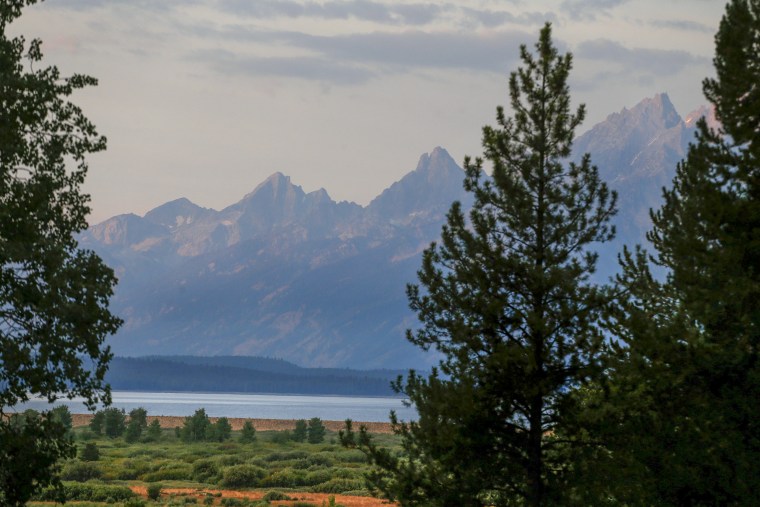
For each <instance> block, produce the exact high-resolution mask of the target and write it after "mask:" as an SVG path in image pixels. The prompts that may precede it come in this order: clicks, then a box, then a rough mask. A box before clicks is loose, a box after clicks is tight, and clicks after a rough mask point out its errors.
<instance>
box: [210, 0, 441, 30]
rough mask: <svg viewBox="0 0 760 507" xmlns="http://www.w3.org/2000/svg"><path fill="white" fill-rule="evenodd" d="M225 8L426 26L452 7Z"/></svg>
mask: <svg viewBox="0 0 760 507" xmlns="http://www.w3.org/2000/svg"><path fill="white" fill-rule="evenodd" d="M219 6H220V8H221V9H222V10H223V11H226V12H229V13H232V14H235V15H237V16H247V17H253V18H256V19H266V18H276V17H288V18H301V17H304V18H317V19H343V20H345V19H357V20H363V21H372V22H375V23H393V24H403V25H426V24H428V23H431V22H433V21H434V20H435V19H436V18H437V17H438V16H439V15H440V14H441V13H442V12H444V11H445V10H446V9H448V8H450V7H449V6H447V5H439V4H434V3H413V4H395V3H382V2H373V1H364V0H361V1H360V0H351V1H334V0H333V1H327V2H323V3H316V2H295V1H291V0H256V1H250V0H222V1H221V2H220V3H219Z"/></svg>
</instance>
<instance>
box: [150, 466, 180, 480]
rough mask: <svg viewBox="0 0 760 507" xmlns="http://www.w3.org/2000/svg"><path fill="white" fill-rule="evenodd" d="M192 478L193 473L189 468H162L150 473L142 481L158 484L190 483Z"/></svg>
mask: <svg viewBox="0 0 760 507" xmlns="http://www.w3.org/2000/svg"><path fill="white" fill-rule="evenodd" d="M191 478H192V471H191V469H190V468H189V467H187V466H184V467H177V466H172V467H167V468H160V469H158V470H156V471H155V472H149V473H147V474H144V475H143V476H142V480H143V481H145V482H158V481H188V480H190V479H191Z"/></svg>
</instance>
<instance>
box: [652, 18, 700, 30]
mask: <svg viewBox="0 0 760 507" xmlns="http://www.w3.org/2000/svg"><path fill="white" fill-rule="evenodd" d="M644 24H649V25H651V26H656V27H659V28H664V29H675V30H683V31H689V32H701V33H713V32H715V29H714V28H712V27H710V26H707V25H706V24H704V23H698V22H696V21H689V20H686V19H652V20H649V21H646V22H644Z"/></svg>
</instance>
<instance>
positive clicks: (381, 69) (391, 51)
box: [188, 26, 532, 85]
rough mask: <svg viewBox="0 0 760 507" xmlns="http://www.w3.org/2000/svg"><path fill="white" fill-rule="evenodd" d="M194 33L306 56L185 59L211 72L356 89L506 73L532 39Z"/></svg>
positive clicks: (224, 54) (240, 30)
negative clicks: (426, 74)
mask: <svg viewBox="0 0 760 507" xmlns="http://www.w3.org/2000/svg"><path fill="white" fill-rule="evenodd" d="M197 33H203V34H204V36H205V37H207V38H210V39H211V40H216V41H219V40H223V39H225V38H227V39H233V40H236V41H249V42H256V43H261V42H263V41H266V42H268V43H269V44H271V45H278V46H280V47H290V48H293V49H296V50H299V52H302V53H309V54H307V55H306V56H304V55H303V54H299V55H295V56H288V57H268V56H260V55H246V54H242V53H241V52H233V51H230V50H220V49H211V50H200V51H193V52H191V53H190V54H189V56H188V57H189V59H191V60H193V61H200V62H205V63H206V64H208V65H210V66H212V68H214V69H217V70H220V71H223V72H225V73H228V74H239V75H248V76H251V77H264V76H270V75H277V76H289V77H298V78H301V79H307V80H317V81H320V82H329V83H332V84H339V85H340V84H347V85H355V84H359V83H362V82H365V81H367V80H369V79H371V78H374V77H379V76H382V75H388V74H404V73H415V72H417V71H420V70H425V69H461V70H470V71H479V72H482V71H487V72H495V73H505V72H506V71H507V70H508V69H509V68H510V67H511V66H513V64H514V63H515V61H516V57H517V51H516V50H515V48H516V47H518V46H519V45H520V44H523V43H525V42H527V41H529V40H531V38H532V36H531V35H530V34H528V33H525V32H522V31H518V30H512V31H508V30H502V31H498V32H490V33H488V34H478V33H473V32H453V31H447V32H423V31H417V30H414V31H404V32H372V33H356V34H349V35H334V36H322V35H311V34H306V33H303V32H284V31H280V32H277V31H272V32H266V31H262V30H260V29H257V28H246V27H242V26H233V27H227V28H225V29H223V30H221V31H214V30H210V29H208V28H205V29H204V28H199V29H198V32H197ZM236 66H238V68H235V67H236Z"/></svg>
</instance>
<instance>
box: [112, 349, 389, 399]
mask: <svg viewBox="0 0 760 507" xmlns="http://www.w3.org/2000/svg"><path fill="white" fill-rule="evenodd" d="M397 375H398V373H397V372H394V371H390V370H374V371H366V372H364V371H359V370H349V369H332V368H329V369H328V368H324V369H323V368H301V367H299V366H296V365H294V364H292V363H288V362H286V361H283V360H279V359H268V358H259V357H232V356H228V357H200V356H176V357H175V356H162V357H139V358H127V357H115V358H113V359H112V361H111V364H110V367H109V370H108V374H107V376H106V380H107V381H108V382H109V383H110V384H111V387H112V388H113V389H116V390H120V389H121V390H131V391H205V392H234V393H279V394H337V395H354V396H392V395H394V394H395V393H394V392H393V390H392V389H391V387H390V382H391V381H392V380H394V379H395V378H396V377H397Z"/></svg>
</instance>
